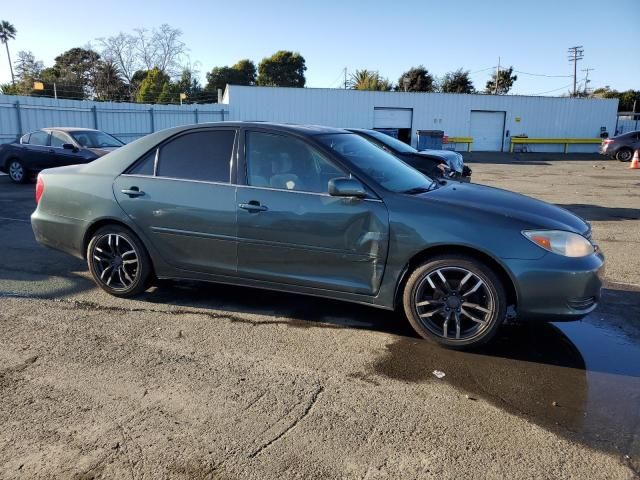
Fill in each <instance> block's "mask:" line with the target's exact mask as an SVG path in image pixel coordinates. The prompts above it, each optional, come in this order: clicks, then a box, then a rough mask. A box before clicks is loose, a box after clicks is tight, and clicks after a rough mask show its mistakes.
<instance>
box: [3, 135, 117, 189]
mask: <svg viewBox="0 0 640 480" xmlns="http://www.w3.org/2000/svg"><path fill="white" fill-rule="evenodd" d="M122 145H124V144H123V143H122V142H121V141H120V140H118V139H117V138H115V137H112V136H111V135H109V134H108V133H105V132H101V131H100V130H92V129H89V128H43V129H42V130H37V131H35V132H31V133H27V134H26V135H23V136H22V137H20V140H19V141H18V142H15V143H6V144H4V145H0V171H2V172H4V173H7V174H9V177H10V178H11V180H13V181H14V182H16V183H24V182H27V181H29V179H30V178H32V177H33V175H34V174H35V173H38V172H39V171H41V170H44V169H45V168H52V167H61V166H64V165H73V164H77V163H88V162H91V161H93V160H95V159H96V158H99V157H101V156H103V155H106V154H107V153H109V152H111V151H112V150H114V149H116V148H118V147H121V146H122Z"/></svg>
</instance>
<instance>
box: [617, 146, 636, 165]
mask: <svg viewBox="0 0 640 480" xmlns="http://www.w3.org/2000/svg"><path fill="white" fill-rule="evenodd" d="M632 157H633V150H631V149H630V148H628V147H623V148H621V149H620V150H618V151H617V152H616V160H619V161H621V162H630V161H631V158H632Z"/></svg>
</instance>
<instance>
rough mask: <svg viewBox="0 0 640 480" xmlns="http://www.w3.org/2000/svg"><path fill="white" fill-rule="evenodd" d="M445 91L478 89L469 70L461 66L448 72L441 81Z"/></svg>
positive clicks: (463, 91)
mask: <svg viewBox="0 0 640 480" xmlns="http://www.w3.org/2000/svg"><path fill="white" fill-rule="evenodd" d="M440 91H441V92H443V93H475V91H476V89H475V88H474V86H473V82H472V81H471V79H470V78H469V71H468V70H462V69H461V68H460V69H458V70H456V71H455V72H448V73H447V74H445V76H444V77H443V78H442V80H441V82H440Z"/></svg>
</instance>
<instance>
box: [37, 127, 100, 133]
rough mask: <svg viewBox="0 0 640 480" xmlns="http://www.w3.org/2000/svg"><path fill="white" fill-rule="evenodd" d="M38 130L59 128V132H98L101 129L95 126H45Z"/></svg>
mask: <svg viewBox="0 0 640 480" xmlns="http://www.w3.org/2000/svg"><path fill="white" fill-rule="evenodd" d="M40 130H59V131H61V132H100V131H101V130H96V129H95V128H84V127H45V128H41V129H40Z"/></svg>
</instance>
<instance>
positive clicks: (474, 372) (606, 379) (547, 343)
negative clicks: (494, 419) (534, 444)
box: [371, 312, 640, 472]
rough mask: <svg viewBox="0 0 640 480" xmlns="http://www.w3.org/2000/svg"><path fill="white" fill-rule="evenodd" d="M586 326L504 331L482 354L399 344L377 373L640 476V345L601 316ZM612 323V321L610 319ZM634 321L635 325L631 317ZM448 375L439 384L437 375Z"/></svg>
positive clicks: (408, 341) (523, 327)
mask: <svg viewBox="0 0 640 480" xmlns="http://www.w3.org/2000/svg"><path fill="white" fill-rule="evenodd" d="M598 316H599V320H598V324H597V325H593V324H591V323H590V322H589V320H588V319H587V321H583V322H572V323H558V324H538V325H530V326H526V325H519V326H508V327H504V328H503V329H502V331H501V332H500V333H499V335H498V337H497V338H496V340H495V341H494V342H493V343H492V344H490V345H489V346H487V347H486V348H484V349H483V350H481V351H478V352H474V353H465V352H455V351H451V350H446V349H443V348H439V347H436V346H433V345H431V344H429V343H427V342H423V341H420V340H418V339H411V338H400V339H398V340H397V341H395V342H394V343H392V344H390V345H388V347H387V348H388V352H387V354H386V355H385V356H384V357H382V358H381V359H380V360H379V361H378V362H377V363H376V364H375V365H374V366H373V368H372V372H371V373H375V374H378V375H384V376H387V377H391V378H395V379H398V380H404V381H407V382H432V381H446V382H448V383H450V384H452V385H454V386H455V387H458V388H460V389H461V390H462V391H464V392H466V393H468V394H471V395H473V396H474V397H475V396H479V397H482V398H484V399H486V400H488V401H490V402H491V403H493V404H495V405H496V406H498V407H500V408H504V409H505V410H507V411H509V412H511V413H514V414H517V415H520V416H523V417H525V418H527V419H529V420H531V421H533V422H535V423H537V424H539V425H542V426H544V427H545V428H548V429H550V430H552V431H555V432H556V433H560V434H562V435H563V436H566V437H568V438H570V439H571V440H577V441H580V442H581V443H584V444H587V445H589V446H591V447H593V448H597V449H599V450H604V451H607V452H610V453H614V454H616V455H620V456H621V457H622V458H623V460H624V461H625V462H626V463H628V464H629V465H630V466H632V468H634V469H635V470H636V472H638V470H640V342H638V339H636V340H634V339H633V338H631V337H629V336H627V335H626V334H625V332H624V330H621V329H620V328H617V327H616V325H614V324H607V323H606V322H605V321H603V320H602V312H600V313H599V315H598ZM605 317H606V315H605ZM627 318H629V317H627ZM435 369H437V370H442V371H443V372H445V373H446V377H445V378H444V379H443V380H437V379H436V378H435V377H434V376H433V375H432V373H431V372H432V371H433V370H435Z"/></svg>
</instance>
